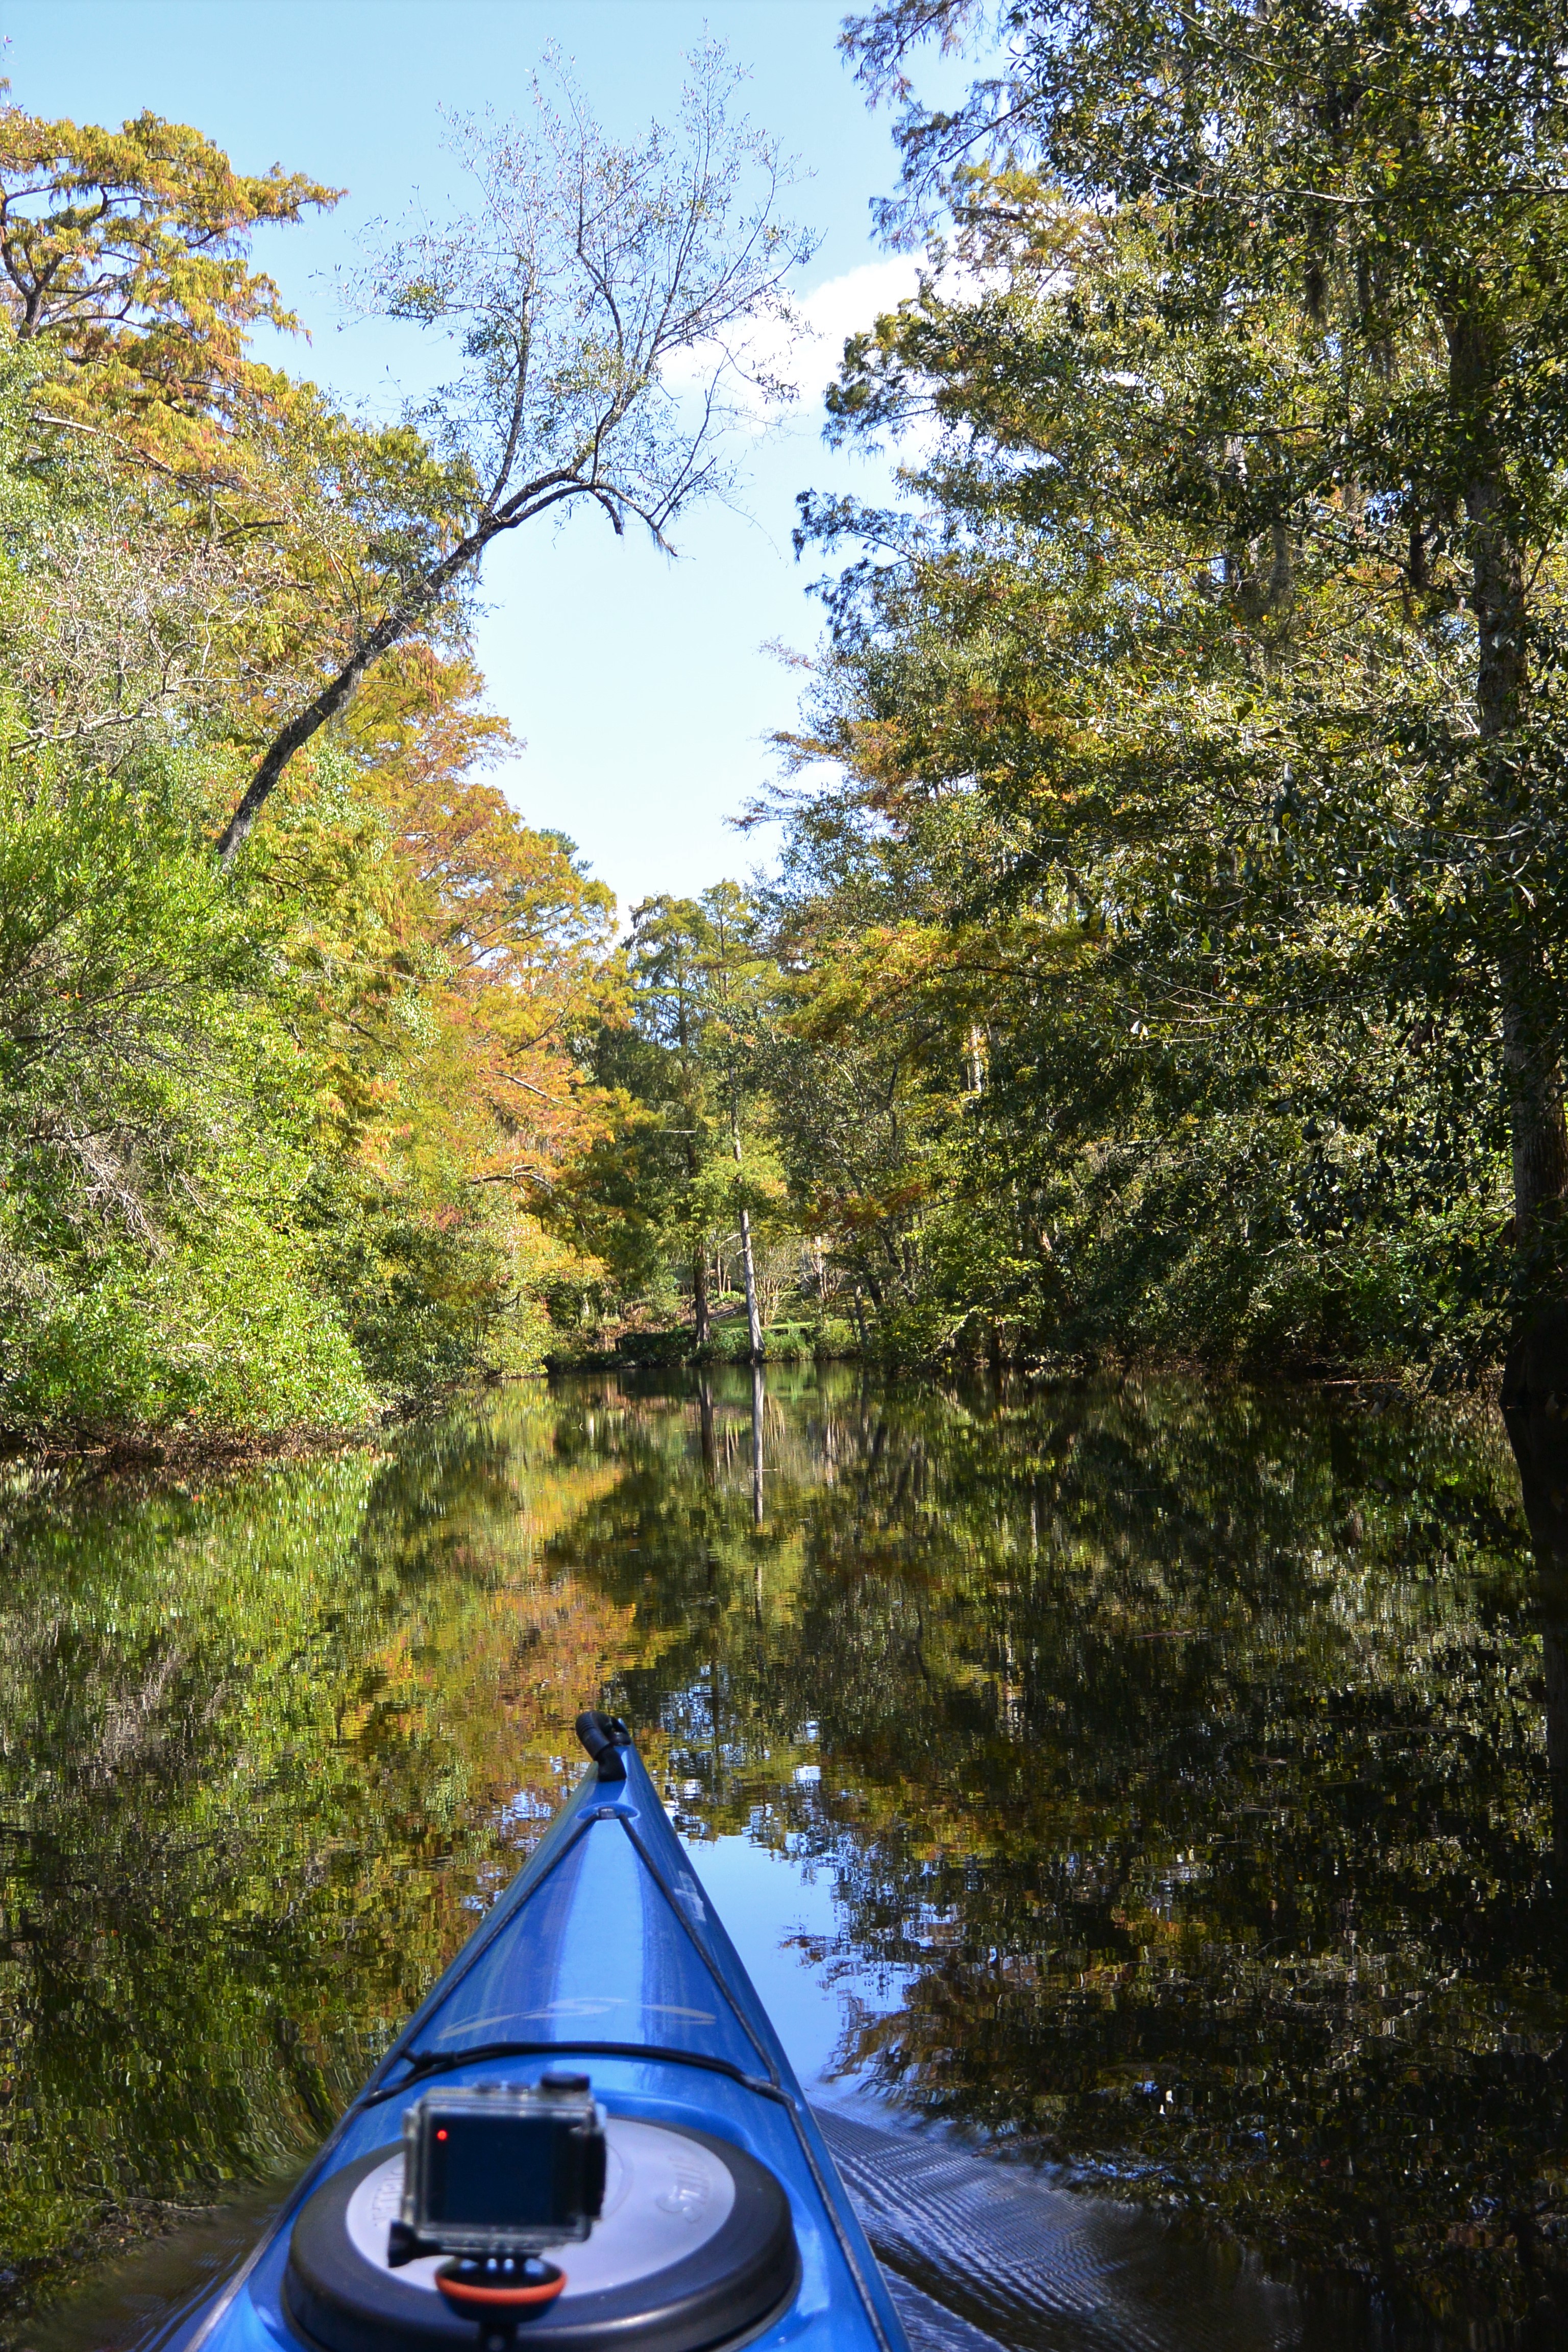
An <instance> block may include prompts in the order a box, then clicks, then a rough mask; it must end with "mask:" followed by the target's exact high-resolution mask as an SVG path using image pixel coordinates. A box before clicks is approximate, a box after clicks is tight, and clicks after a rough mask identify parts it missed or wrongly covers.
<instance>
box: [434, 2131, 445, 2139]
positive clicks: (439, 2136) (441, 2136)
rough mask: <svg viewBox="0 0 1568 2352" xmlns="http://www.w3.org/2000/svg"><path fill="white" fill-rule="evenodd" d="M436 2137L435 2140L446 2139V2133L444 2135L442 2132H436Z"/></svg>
mask: <svg viewBox="0 0 1568 2352" xmlns="http://www.w3.org/2000/svg"><path fill="white" fill-rule="evenodd" d="M436 2137H437V2139H445V2138H446V2137H447V2135H446V2133H445V2132H444V2131H438V2132H437V2135H436Z"/></svg>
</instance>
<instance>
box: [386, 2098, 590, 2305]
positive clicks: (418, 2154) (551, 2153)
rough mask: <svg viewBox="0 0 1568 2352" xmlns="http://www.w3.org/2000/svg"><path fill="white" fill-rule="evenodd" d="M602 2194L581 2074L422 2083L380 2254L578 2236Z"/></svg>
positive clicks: (397, 2258) (529, 2250) (524, 2244)
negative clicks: (444, 2085) (524, 2080)
mask: <svg viewBox="0 0 1568 2352" xmlns="http://www.w3.org/2000/svg"><path fill="white" fill-rule="evenodd" d="M604 2201H605V2118H604V2111H603V2109H602V2108H601V2107H600V2106H599V2105H598V2104H597V2102H596V2101H595V2097H594V2095H593V2092H592V2090H591V2089H590V2087H589V2083H588V2077H587V2076H586V2074H546V2075H545V2076H544V2077H543V2078H542V2081H541V2082H540V2083H539V2084H537V2085H533V2084H512V2083H484V2084H479V2085H478V2086H477V2087H475V2088H473V2089H462V2090H450V2091H427V2092H426V2095H425V2096H424V2097H423V2098H422V2099H420V2100H419V2101H418V2102H417V2104H416V2105H414V2106H412V2107H410V2108H408V2109H407V2110H406V2112H405V2115H404V2118H403V2210H402V2215H401V2218H400V2219H399V2220H398V2221H395V2222H394V2223H393V2224H392V2229H391V2232H390V2243H389V2245H388V2248H387V2259H388V2261H389V2263H392V2264H393V2266H394V2267H396V2266H397V2265H398V2264H400V2263H407V2262H412V2261H414V2260H415V2258H416V2256H417V2255H420V2254H479V2255H486V2254H495V2255H500V2256H504V2255H507V2254H512V2255H517V2254H534V2253H539V2252H542V2250H543V2249H544V2248H545V2247H546V2246H564V2245H571V2244H574V2243H581V2242H582V2241H583V2240H584V2238H586V2237H587V2235H588V2233H589V2231H591V2230H592V2229H593V2226H594V2224H595V2221H597V2220H598V2217H599V2214H600V2211H601V2210H602V2208H603V2206H604Z"/></svg>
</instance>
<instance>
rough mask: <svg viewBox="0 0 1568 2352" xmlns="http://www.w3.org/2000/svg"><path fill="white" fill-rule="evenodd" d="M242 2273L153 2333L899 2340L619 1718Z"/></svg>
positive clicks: (200, 2351) (539, 2343)
mask: <svg viewBox="0 0 1568 2352" xmlns="http://www.w3.org/2000/svg"><path fill="white" fill-rule="evenodd" d="M578 1732H579V1735H580V1737H581V1738H582V1739H583V1742H584V1747H585V1748H587V1749H588V1752H589V1756H590V1758H591V1759H592V1761H591V1764H590V1769H589V1770H588V1771H587V1773H586V1774H585V1776H584V1780H583V1781H582V1783H581V1784H580V1786H579V1787H578V1789H577V1790H576V1792H575V1794H574V1796H573V1797H572V1798H571V1800H570V1801H568V1803H567V1804H566V1805H565V1806H564V1807H563V1809H562V1811H561V1812H560V1813H559V1814H558V1815H557V1816H556V1819H555V1821H554V1822H552V1826H551V1828H550V1830H549V1832H547V1834H546V1836H545V1838H544V1839H543V1841H542V1843H541V1844H540V1846H539V1847H538V1849H537V1850H536V1852H535V1853H534V1854H533V1856H532V1858H531V1860H530V1862H529V1863H528V1864H527V1866H526V1867H525V1868H524V1869H523V1870H522V1871H521V1874H519V1876H518V1877H517V1878H516V1880H514V1882H513V1884H512V1885H511V1886H510V1888H509V1889H508V1890H507V1892H506V1893H505V1895H502V1897H501V1898H500V1901H499V1903H498V1904H497V1905H496V1906H495V1908H494V1909H493V1910H492V1911H491V1913H490V1915H489V1918H488V1919H487V1920H486V1921H485V1922H484V1924H483V1925H482V1926H481V1927H479V1929H478V1930H477V1931H476V1933H475V1934H474V1936H473V1937H471V1938H470V1940H469V1942H468V1944H467V1945H466V1946H465V1948H464V1949H463V1950H462V1951H461V1952H460V1953H459V1954H458V1958H456V1960H454V1962H453V1963H452V1965H451V1967H450V1968H449V1969H447V1973H446V1975H445V1976H444V1977H443V1978H442V1979H441V1980H440V1982H439V1983H438V1984H437V1987H436V1989H435V1990H434V1991H433V1992H432V1993H431V1994H430V1996H429V1998H428V2000H426V2002H425V2003H424V2005H423V2007H422V2008H421V2009H420V2010H419V2011H418V2012H417V2013H416V2016H415V2017H414V2019H413V2020H412V2021H411V2022H410V2023H409V2025H408V2026H407V2027H406V2028H405V2031H404V2032H403V2033H402V2034H401V2035H400V2036H399V2038H398V2040H397V2042H395V2045H394V2047H393V2049H392V2050H391V2051H390V2052H389V2053H388V2054H387V2056H386V2058H385V2059H384V2061H383V2063H382V2064H381V2065H380V2066H379V2067H378V2068H377V2070H376V2072H375V2074H374V2075H373V2076H372V2078H371V2080H370V2082H369V2083H368V2084H366V2086H365V2088H364V2089H363V2091H362V2092H361V2094H360V2095H359V2096H358V2098H357V2099H356V2100H355V2101H354V2102H353V2105H352V2106H351V2107H350V2108H349V2110H348V2112H347V2114H346V2115H345V2116H343V2118H342V2122H341V2123H340V2125H339V2126H338V2127H337V2129H336V2131H335V2132H334V2133H333V2134H332V2136H331V2139H330V2140H329V2141H328V2143H327V2145H326V2147H324V2148H323V2149H322V2150H321V2155H320V2156H319V2157H318V2158H317V2160H316V2162H315V2164H314V2165H313V2166H312V2167H311V2168H310V2171H309V2173H308V2174H307V2175H306V2177H305V2179H304V2180H303V2181H302V2182H301V2183H300V2186H299V2188H298V2189H296V2190H295V2192H294V2195H293V2196H292V2198H291V2199H290V2200H289V2204H288V2205H287V2206H286V2207H285V2209H284V2210H283V2212H282V2213H281V2215H280V2216H279V2220H278V2221H277V2222H276V2224H275V2225H274V2227H273V2228H272V2230H271V2231H269V2232H268V2235H267V2236H266V2237H265V2238H264V2239H263V2240H262V2242H261V2243H260V2245H258V2247H257V2249H256V2251H255V2252H254V2253H253V2254H252V2256H251V2257H250V2259H249V2261H248V2262H247V2263H246V2265H245V2266H244V2268H243V2269H242V2270H241V2272H240V2273H239V2274H238V2275H237V2277H236V2278H235V2279H233V2280H232V2281H231V2282H230V2283H229V2284H228V2285H227V2286H226V2288H225V2289H224V2290H223V2291H222V2292H221V2293H220V2294H218V2295H216V2297H215V2298H214V2299H213V2300H212V2301H211V2302H210V2303H208V2304H207V2305H205V2307H204V2308H202V2309H200V2310H198V2311H197V2312H195V2314H193V2315H192V2316H191V2317H190V2319H189V2320H188V2322H187V2323H186V2325H185V2326H183V2327H182V2328H181V2329H180V2330H179V2332H178V2334H177V2335H176V2336H174V2339H173V2341H172V2343H171V2345H170V2347H169V2352H278V2347H279V2345H281V2346H283V2347H286V2352H527V2347H540V2352H544V2347H549V2352H565V2347H572V2352H610V2347H626V2352H634V2347H635V2352H728V2347H738V2346H740V2345H742V2344H747V2345H755V2346H757V2347H759V2352H761V2347H783V2346H784V2345H786V2344H787V2345H789V2346H790V2347H799V2352H827V2347H830V2346H831V2347H834V2352H908V2345H907V2339H906V2337H905V2335H904V2331H903V2328H902V2326H901V2325H900V2320H899V2316H898V2314H897V2312H896V2310H895V2308H894V2305H893V2303H892V2301H891V2298H890V2297H889V2293H888V2289H887V2285H886V2283H885V2282H884V2280H883V2278H882V2275H881V2273H880V2272H879V2269H878V2267H877V2264H876V2262H875V2259H874V2258H873V2256H872V2254H871V2252H870V2249H869V2247H868V2244H867V2242H866V2239H865V2237H864V2235H863V2233H862V2231H861V2229H860V2225H859V2223H858V2221H857V2219H856V2217H855V2214H854V2211H853V2209H852V2208H851V2206H850V2203H849V2200H848V2198H847V2195H846V2193H845V2190H844V2188H843V2184H842V2183H841V2181H840V2180H839V2179H838V2175H837V2171H836V2169H835V2168H834V2164H833V2160H832V2158H831V2157H830V2156H829V2154H828V2152H827V2148H826V2144H825V2142H824V2140H823V2138H822V2137H821V2134H820V2132H819V2130H818V2128H817V2126H816V2122H815V2120H814V2119H813V2117H812V2115H811V2112H810V2110H809V2108H808V2107H807V2105H806V2103H805V2097H804V2095H802V2092H801V2088H800V2085H799V2084H798V2082H797V2081H796V2080H795V2074H794V2072H793V2070H792V2068H791V2066H790V2063H789V2061H788V2059H787V2058H786V2057H785V2055H784V2049H783V2046H782V2044H781V2043H780V2042H779V2040H778V2037H777V2035H776V2033H775V2032H773V2026H772V2023H771V2021H769V2019H768V2016H767V2013H766V2011H764V2010H763V2006H762V2003H761V2002H760V2001H759V2000H758V1998H757V1995H756V1993H755V1991H754V1990H753V1989H752V1984H751V1981H750V1979H748V1977H747V1975H746V1973H745V1970H744V1969H743V1968H742V1964H741V1961H740V1958H739V1957H738V1955H737V1954H736V1952H735V1950H734V1948H733V1946H732V1945H731V1942H730V1939H729V1937H727V1936H726V1934H725V1933H724V1930H723V1928H722V1927H721V1925H720V1923H719V1921H718V1919H717V1918H716V1917H715V1916H714V1914H713V1912H712V1909H711V1906H710V1904H709V1903H708V1900H707V1897H706V1896H705V1895H704V1894H703V1892H702V1888H701V1886H700V1883H699V1881H698V1879H697V1876H696V1874H695V1873H694V1872H693V1870H692V1868H691V1866H690V1864H689V1862H688V1860H687V1857H686V1854H685V1852H684V1850H683V1849H682V1847H681V1844H680V1842H679V1839H678V1838H677V1836H676V1835H675V1832H674V1831H673V1830H672V1829H671V1828H670V1826H669V1823H668V1820H667V1819H666V1817H665V1812H664V1808H663V1806H662V1804H661V1803H660V1801H659V1799H658V1792H657V1790H655V1788H654V1786H653V1783H652V1781H651V1780H650V1779H649V1778H648V1774H647V1769H646V1767H645V1766H644V1764H643V1762H642V1759H641V1758H640V1757H639V1756H638V1755H637V1750H636V1748H635V1747H634V1746H633V1745H632V1742H631V1738H630V1734H629V1733H628V1732H627V1731H626V1727H625V1726H624V1724H622V1723H620V1722H619V1720H618V1719H612V1718H610V1717H605V1716H602V1715H597V1714H588V1715H584V1716H582V1717H579V1718H578Z"/></svg>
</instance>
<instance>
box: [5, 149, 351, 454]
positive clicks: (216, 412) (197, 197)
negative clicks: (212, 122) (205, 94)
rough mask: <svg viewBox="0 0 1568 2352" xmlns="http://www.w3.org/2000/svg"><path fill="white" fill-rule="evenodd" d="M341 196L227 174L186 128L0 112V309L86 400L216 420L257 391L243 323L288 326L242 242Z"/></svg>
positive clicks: (224, 163)
mask: <svg viewBox="0 0 1568 2352" xmlns="http://www.w3.org/2000/svg"><path fill="white" fill-rule="evenodd" d="M340 194H342V191H341V190H339V189H333V188H328V187H324V186H322V185H321V184H319V183H318V182H316V181H314V180H310V179H308V178H307V177H306V176H305V175H304V174H303V173H284V172H283V171H282V170H281V168H280V167H279V165H277V164H274V165H273V167H272V169H271V170H270V171H269V172H268V173H264V174H262V175H261V176H259V177H256V176H251V175H248V174H247V173H239V172H236V171H235V170H234V169H233V167H232V165H231V164H230V163H229V160H228V158H227V156H226V154H224V152H223V151H222V150H221V148H218V147H216V146H215V145H214V144H213V142H211V140H209V139H206V138H204V137H203V135H202V133H201V132H200V131H195V130H192V129H191V128H190V127H189V126H188V125H186V124H184V123H177V122H165V121H163V119H162V117H161V116H159V115H156V114H151V113H142V114H140V115H138V116H137V117H136V118H135V119H134V121H128V122H126V123H124V124H123V125H122V126H121V129H120V130H118V131H108V130H101V129H99V128H96V127H94V126H92V125H87V126H79V125H78V124H76V123H74V122H71V121H58V122H47V121H40V120H39V119H38V118H37V117H35V116H33V115H29V114H26V113H25V112H24V111H23V110H22V109H21V108H19V107H16V106H12V105H5V107H3V108H0V299H3V300H4V303H5V310H6V313H7V315H8V318H9V320H10V323H11V327H12V330H13V331H14V332H15V334H16V336H17V338H18V339H19V340H22V341H42V342H45V343H49V344H53V345H55V346H56V347H58V349H59V350H60V351H61V352H63V354H64V355H65V357H66V359H67V360H68V363H69V369H70V372H71V375H72V378H73V379H79V378H80V377H81V376H82V375H83V374H84V373H85V372H87V371H90V372H91V378H92V397H93V403H94V405H95V406H96V407H97V408H99V410H100V411H101V410H102V408H103V407H104V405H105V404H112V405H114V406H117V407H121V408H123V409H124V410H126V411H127V412H128V413H129V414H130V415H136V414H137V413H138V412H142V413H143V414H145V413H146V412H147V411H149V410H153V409H156V410H161V411H164V412H172V414H173V415H183V416H184V417H186V418H195V417H205V418H214V417H218V418H221V417H223V416H224V415H226V414H227V413H228V412H229V411H231V410H232V408H233V407H234V406H235V404H237V401H241V400H243V399H244V398H245V397H246V396H247V395H250V394H254V393H255V392H256V391H257V390H258V388H260V387H261V385H263V384H264V383H266V382H267V381H268V380H269V376H268V372H265V371H261V370H259V369H258V368H256V366H255V365H254V363H253V362H249V361H247V358H246V340H247V335H248V333H249V331H250V330H251V328H252V327H253V326H254V325H255V324H256V323H257V322H258V320H259V321H263V322H265V323H266V324H267V325H269V326H273V327H277V328H280V329H283V330H285V331H297V330H298V325H299V322H298V320H297V319H296V318H295V317H294V315H293V313H292V312H291V311H289V310H286V309H284V307H283V305H282V302H281V300H280V299H279V292H278V289H277V287H276V285H275V284H274V283H273V281H272V279H271V278H269V277H268V276H267V275H266V274H265V273H264V272H262V271H258V270H255V269H252V268H250V266H249V263H248V261H247V257H246V249H247V243H248V239H249V236H250V234H251V232H252V231H253V230H254V229H255V228H256V227H257V226H259V225H261V224H264V223H268V222H272V221H298V220H299V219H300V217H301V216H302V215H303V214H304V213H305V212H306V211H307V209H310V208H313V207H314V208H320V207H324V206H329V205H334V204H335V203H336V202H337V200H338V197H339V195H340Z"/></svg>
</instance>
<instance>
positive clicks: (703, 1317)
mask: <svg viewBox="0 0 1568 2352" xmlns="http://www.w3.org/2000/svg"><path fill="white" fill-rule="evenodd" d="M691 1305H692V1311H693V1313H694V1315H695V1316H696V1318H697V1345H698V1346H699V1347H700V1348H705V1347H706V1346H707V1345H708V1342H709V1339H710V1337H711V1335H712V1329H713V1321H712V1317H711V1316H710V1313H709V1308H708V1244H707V1241H706V1239H704V1240H703V1241H701V1242H700V1243H699V1244H698V1245H697V1249H696V1251H695V1253H694V1255H693V1256H692V1260H691Z"/></svg>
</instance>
